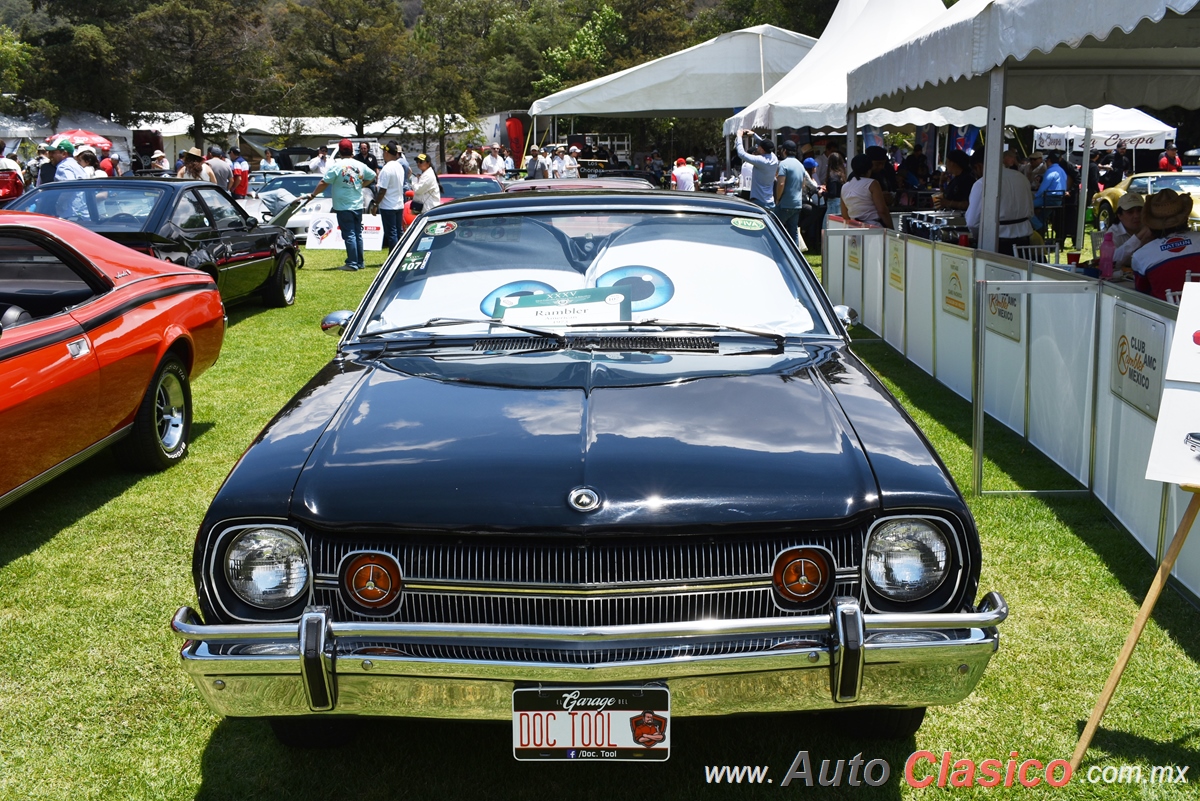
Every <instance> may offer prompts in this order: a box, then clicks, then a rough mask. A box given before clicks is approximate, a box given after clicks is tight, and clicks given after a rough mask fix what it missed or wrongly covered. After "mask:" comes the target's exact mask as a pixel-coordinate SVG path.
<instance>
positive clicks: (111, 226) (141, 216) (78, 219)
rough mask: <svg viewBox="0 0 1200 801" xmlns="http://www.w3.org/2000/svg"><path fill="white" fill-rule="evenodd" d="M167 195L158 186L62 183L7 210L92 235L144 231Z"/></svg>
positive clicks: (16, 203)
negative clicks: (73, 225)
mask: <svg viewBox="0 0 1200 801" xmlns="http://www.w3.org/2000/svg"><path fill="white" fill-rule="evenodd" d="M166 194H167V190H166V189H165V188H164V187H160V186H121V187H114V186H112V185H111V184H108V185H96V184H93V183H91V182H90V181H70V182H67V181H64V182H62V183H61V184H49V185H47V186H43V187H41V188H40V189H38V190H37V191H36V192H30V193H29V194H27V195H24V196H22V197H19V198H17V199H16V200H14V201H13V202H12V203H10V204H9V205H8V210H9V211H32V212H36V213H38V214H48V215H50V216H51V217H61V218H63V219H64V220H70V221H71V222H74V223H79V224H80V225H82V226H84V227H85V228H90V229H92V230H93V231H100V232H117V231H143V230H145V229H146V228H147V227H148V226H149V223H150V220H151V219H152V218H153V217H154V211H155V209H156V208H157V207H158V205H159V204H160V203H162V202H163V198H164V197H165V196H166Z"/></svg>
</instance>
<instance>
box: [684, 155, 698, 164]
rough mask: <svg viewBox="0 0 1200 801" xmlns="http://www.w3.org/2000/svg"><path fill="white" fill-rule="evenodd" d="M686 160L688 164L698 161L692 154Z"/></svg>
mask: <svg viewBox="0 0 1200 801" xmlns="http://www.w3.org/2000/svg"><path fill="white" fill-rule="evenodd" d="M684 161H685V162H687V163H688V164H695V163H696V160H695V159H694V158H692V157H691V156H688V157H687V158H686V159H684Z"/></svg>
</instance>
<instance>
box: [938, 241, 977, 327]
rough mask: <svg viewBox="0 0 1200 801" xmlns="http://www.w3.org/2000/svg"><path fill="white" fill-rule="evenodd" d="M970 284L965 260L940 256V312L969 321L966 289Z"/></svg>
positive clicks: (969, 308) (969, 269)
mask: <svg viewBox="0 0 1200 801" xmlns="http://www.w3.org/2000/svg"><path fill="white" fill-rule="evenodd" d="M970 282H971V266H970V264H969V263H968V262H967V260H966V259H962V258H959V257H957V256H949V255H943V256H942V311H944V312H946V313H948V314H953V315H954V316H955V317H961V318H962V319H964V320H970V319H971V307H970V306H969V305H968V304H969V303H970V300H969V298H968V297H967V287H968V286H969V285H970Z"/></svg>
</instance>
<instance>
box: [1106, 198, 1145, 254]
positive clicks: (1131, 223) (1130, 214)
mask: <svg viewBox="0 0 1200 801" xmlns="http://www.w3.org/2000/svg"><path fill="white" fill-rule="evenodd" d="M1145 205H1146V199H1145V198H1143V197H1142V196H1141V195H1139V194H1138V193H1137V192H1126V193H1125V194H1123V195H1121V199H1120V200H1119V201H1118V202H1117V221H1118V222H1117V224H1116V225H1114V226H1113V227H1112V228H1110V229H1109V230H1110V231H1112V235H1113V244H1114V245H1116V248H1117V249H1116V250H1114V251H1113V264H1115V265H1116V266H1118V267H1130V266H1132V265H1133V254H1134V253H1135V252H1136V251H1137V250H1138V249H1139V248H1140V247H1141V246H1142V245H1144V244H1146V243H1147V242H1149V241H1150V240H1151V239H1153V238H1154V237H1153V235H1151V233H1150V229H1149V228H1146V227H1144V226H1143V225H1142V208H1143V207H1144V206H1145Z"/></svg>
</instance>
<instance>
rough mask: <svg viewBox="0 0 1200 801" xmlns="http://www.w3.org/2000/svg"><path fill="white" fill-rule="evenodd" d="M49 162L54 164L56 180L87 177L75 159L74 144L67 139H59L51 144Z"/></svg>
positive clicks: (72, 179)
mask: <svg viewBox="0 0 1200 801" xmlns="http://www.w3.org/2000/svg"><path fill="white" fill-rule="evenodd" d="M50 162H51V163H52V164H53V165H54V180H56V181H78V180H82V179H84V178H87V177H88V176H87V173H86V172H84V171H83V167H80V166H79V162H78V161H76V160H75V145H73V144H71V140H69V139H60V140H59V141H58V142H57V143H55V144H54V145H51V147H50Z"/></svg>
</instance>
